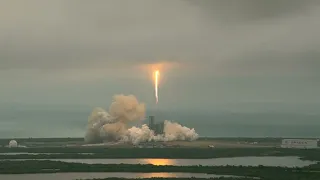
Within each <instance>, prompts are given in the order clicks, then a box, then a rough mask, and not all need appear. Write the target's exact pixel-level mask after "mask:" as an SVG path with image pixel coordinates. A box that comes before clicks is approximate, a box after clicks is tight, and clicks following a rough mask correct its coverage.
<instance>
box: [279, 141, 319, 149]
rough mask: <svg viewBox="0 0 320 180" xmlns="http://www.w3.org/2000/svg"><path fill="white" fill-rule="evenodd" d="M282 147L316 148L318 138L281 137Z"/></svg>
mask: <svg viewBox="0 0 320 180" xmlns="http://www.w3.org/2000/svg"><path fill="white" fill-rule="evenodd" d="M281 147H282V148H298V149H314V148H318V140H314V139H283V140H282V143H281Z"/></svg>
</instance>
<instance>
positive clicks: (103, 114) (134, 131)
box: [85, 95, 198, 144]
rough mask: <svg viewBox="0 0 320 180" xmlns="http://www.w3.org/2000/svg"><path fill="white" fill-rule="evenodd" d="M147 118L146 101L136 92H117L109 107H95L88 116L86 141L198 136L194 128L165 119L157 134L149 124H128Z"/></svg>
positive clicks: (192, 137)
mask: <svg viewBox="0 0 320 180" xmlns="http://www.w3.org/2000/svg"><path fill="white" fill-rule="evenodd" d="M144 118H145V105H144V104H143V103H139V101H138V100H137V98H136V97H135V96H133V95H129V96H125V95H116V96H114V97H113V102H112V103H111V106H110V108H109V111H108V112H107V111H105V110H104V109H102V108H95V109H94V110H93V111H92V113H91V115H90V116H89V120H88V126H87V132H86V135H85V142H86V143H100V142H117V141H122V142H131V143H132V144H138V143H140V142H148V141H174V140H188V141H193V140H196V139H197V138H198V134H197V133H196V132H195V130H194V129H190V128H187V127H184V126H181V125H180V124H178V123H173V122H170V121H165V122H164V133H163V134H160V135H155V134H154V132H153V131H152V130H151V129H150V128H149V127H148V126H147V125H146V124H144V125H142V127H141V128H140V127H135V126H134V127H131V128H129V129H128V127H127V124H128V123H129V122H133V121H141V120H143V119H144Z"/></svg>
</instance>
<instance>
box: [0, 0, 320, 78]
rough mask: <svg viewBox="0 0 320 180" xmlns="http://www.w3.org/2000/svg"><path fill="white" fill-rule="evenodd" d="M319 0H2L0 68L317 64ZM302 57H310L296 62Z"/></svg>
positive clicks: (217, 69)
mask: <svg viewBox="0 0 320 180" xmlns="http://www.w3.org/2000/svg"><path fill="white" fill-rule="evenodd" d="M318 2H319V1H313V0H309V1H308V0H306V1H298V0H290V1H289V0H277V1H276V0H258V1H254V0H241V1H236V0H226V1H210V0H208V1H157V0H154V1H149V0H137V1H127V0H123V1H111V0H110V1H99V0H95V1H90V2H89V1H85V0H79V1H63V0H56V1H50V0H47V1H42V0H31V1H28V3H27V2H23V3H21V2H20V1H15V0H12V1H11V0H7V1H1V4H0V5H1V6H0V47H1V48H0V63H1V66H0V70H2V71H3V70H10V69H11V70H14V69H38V70H44V71H48V70H54V71H57V70H63V69H70V68H73V69H88V68H89V69H94V68H104V69H112V68H115V67H125V66H127V67H130V66H131V65H137V64H143V63H153V62H157V61H159V60H167V61H176V62H181V63H186V64H189V65H190V66H192V67H193V68H194V69H197V68H198V69H199V70H198V71H199V72H198V73H197V74H201V73H204V74H205V75H210V74H211V75H216V74H219V73H225V74H228V73H233V72H239V73H241V72H243V71H246V72H248V71H247V70H248V68H249V69H250V67H251V68H255V69H257V70H259V69H266V72H274V70H276V71H277V73H278V74H281V73H282V72H285V71H286V70H288V68H287V67H286V65H282V64H291V65H292V66H295V67H296V68H295V70H296V71H301V73H304V72H310V71H316V69H317V68H314V67H315V66H318V65H319V63H317V60H316V59H319V58H318V55H319V52H318V51H319V48H318V47H319V45H320V38H319V37H318V36H316V34H317V32H319V31H320V23H319V21H318V18H319V17H320V13H319V12H320V11H319V6H318V4H319V3H318ZM39 7H41V8H39ZM304 52H306V53H304ZM309 52H312V55H311V54H309ZM306 57H307V58H308V59H310V57H312V58H314V59H310V60H305V61H302V59H305V58H306ZM268 59H270V60H268ZM266 63H267V64H270V65H266ZM308 64H310V65H308ZM274 67H278V68H274ZM234 68H235V69H234ZM59 72H60V71H59ZM249 72H250V71H249ZM252 72H254V71H252Z"/></svg>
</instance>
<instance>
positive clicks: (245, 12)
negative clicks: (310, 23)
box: [188, 0, 320, 23]
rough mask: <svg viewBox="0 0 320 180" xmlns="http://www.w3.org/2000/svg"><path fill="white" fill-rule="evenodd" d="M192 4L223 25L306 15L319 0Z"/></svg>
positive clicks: (231, 0)
mask: <svg viewBox="0 0 320 180" xmlns="http://www.w3.org/2000/svg"><path fill="white" fill-rule="evenodd" d="M188 1H189V3H190V4H193V5H196V6H198V7H200V8H202V9H203V11H204V12H205V13H206V15H208V16H209V17H211V18H212V17H213V18H216V19H220V20H221V21H222V23H243V22H248V23H250V22H252V21H259V20H264V19H269V18H279V17H283V16H296V15H301V14H306V13H308V11H309V10H310V9H311V8H312V7H313V6H314V5H320V2H319V1H317V0H305V1H300V0H240V1H238V0H224V1H212V0H201V1H193V0H188Z"/></svg>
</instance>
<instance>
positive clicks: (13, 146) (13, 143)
mask: <svg viewBox="0 0 320 180" xmlns="http://www.w3.org/2000/svg"><path fill="white" fill-rule="evenodd" d="M15 147H18V143H17V141H16V140H11V141H10V142H9V148H15Z"/></svg>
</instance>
